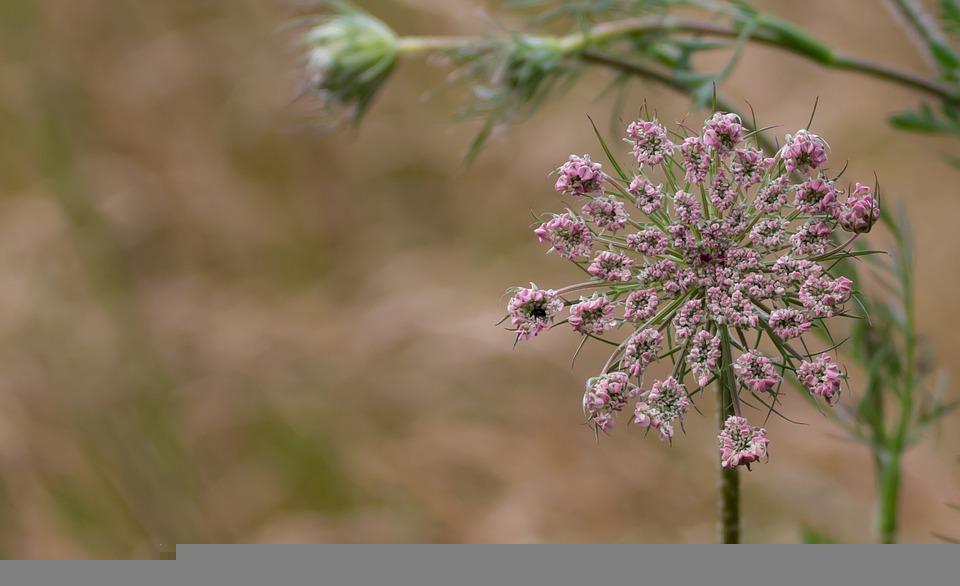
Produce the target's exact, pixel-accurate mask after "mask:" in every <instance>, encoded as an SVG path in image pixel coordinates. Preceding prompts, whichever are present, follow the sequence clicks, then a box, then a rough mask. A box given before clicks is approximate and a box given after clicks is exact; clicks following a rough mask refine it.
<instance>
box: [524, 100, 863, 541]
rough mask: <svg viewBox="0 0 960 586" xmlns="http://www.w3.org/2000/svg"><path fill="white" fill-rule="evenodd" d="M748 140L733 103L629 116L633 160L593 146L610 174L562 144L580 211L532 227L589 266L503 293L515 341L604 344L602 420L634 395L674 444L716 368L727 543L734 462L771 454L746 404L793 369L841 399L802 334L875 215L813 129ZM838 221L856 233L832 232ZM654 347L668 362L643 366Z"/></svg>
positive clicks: (760, 407)
mask: <svg viewBox="0 0 960 586" xmlns="http://www.w3.org/2000/svg"><path fill="white" fill-rule="evenodd" d="M598 136H599V135H598ZM749 139H750V136H748V133H747V131H746V130H745V129H744V127H743V125H742V124H741V121H740V119H739V118H738V117H737V116H736V115H734V114H729V113H722V112H717V113H715V114H713V115H712V116H711V117H710V118H709V119H707V120H706V122H705V125H704V127H703V129H702V131H701V132H700V133H699V134H695V135H690V133H689V131H685V130H682V129H681V130H680V131H679V132H678V133H675V134H671V133H669V132H668V131H667V129H666V128H665V127H664V126H663V125H662V124H660V123H659V122H658V121H657V120H638V121H634V122H632V123H630V125H629V126H628V128H627V137H626V142H627V143H628V144H629V145H630V149H631V154H632V158H633V160H634V161H635V164H633V165H631V166H630V167H629V168H627V167H624V166H621V165H620V164H619V163H618V162H617V161H616V160H615V159H614V158H612V152H611V150H610V149H609V148H608V147H607V145H606V144H602V146H603V150H604V151H605V152H606V153H607V155H608V156H610V157H611V159H610V163H611V166H612V170H613V173H608V172H607V171H605V170H604V168H603V166H602V164H601V163H599V162H597V161H595V160H593V159H591V157H590V156H589V155H583V156H577V155H571V156H570V158H569V159H568V160H567V161H566V162H564V163H563V164H562V165H561V166H560V167H559V168H558V169H557V174H558V178H557V180H556V184H555V188H556V190H557V191H558V192H559V193H561V194H562V195H563V196H566V197H568V198H570V199H571V200H572V202H574V205H573V206H572V207H573V208H577V207H579V213H577V212H575V211H573V209H567V210H566V211H564V212H563V213H559V214H553V215H551V216H549V217H546V218H544V221H543V222H542V224H541V225H540V226H538V227H537V228H536V229H535V230H534V233H535V235H536V236H537V238H538V239H539V240H540V242H541V243H543V244H545V245H546V246H548V247H549V250H548V252H554V253H556V254H557V255H558V256H560V257H561V258H564V259H566V260H569V261H570V262H572V263H573V264H575V265H577V266H578V267H579V268H580V269H581V270H583V271H584V272H586V273H587V274H588V275H589V276H590V280H589V281H588V282H587V283H586V284H583V283H580V284H578V285H577V286H573V287H566V288H561V289H543V288H540V287H538V286H537V285H534V284H531V286H530V287H519V288H515V289H513V290H512V292H513V297H512V298H511V299H510V301H509V303H508V307H507V311H508V314H509V318H510V320H511V322H510V323H511V331H512V332H514V335H515V339H516V340H517V341H520V340H527V339H530V338H533V337H535V336H537V335H538V334H540V333H541V332H543V331H544V330H546V329H548V328H550V327H553V326H558V325H560V324H561V323H565V324H566V325H568V326H569V327H571V328H572V329H573V330H574V332H576V333H577V334H578V335H579V336H580V337H581V344H582V343H583V342H585V341H587V340H589V339H597V340H601V341H605V342H607V343H609V344H610V345H611V346H612V347H613V348H614V350H613V352H612V354H611V356H610V358H609V359H608V360H607V363H606V364H605V365H604V367H603V368H602V370H601V371H600V372H598V373H597V375H596V376H595V377H592V378H590V379H588V380H587V382H586V389H585V393H584V396H583V399H582V406H583V412H584V417H585V418H586V421H587V422H588V423H589V424H590V425H591V426H592V427H593V428H594V429H595V430H596V431H597V432H598V433H599V432H609V431H610V430H612V429H613V428H614V426H615V424H616V421H617V419H618V417H623V416H622V415H621V414H622V412H623V411H626V410H627V409H628V408H629V407H630V405H631V403H632V410H631V413H632V415H630V416H627V417H626V418H627V419H628V421H629V422H630V423H632V424H633V425H634V426H636V427H638V428H640V429H643V430H645V431H646V432H649V431H651V430H655V431H656V432H657V436H658V437H659V438H660V439H661V440H663V441H666V442H668V443H672V441H673V440H674V439H675V437H676V436H677V431H678V430H682V429H683V425H684V419H685V417H686V416H687V414H688V411H689V409H690V407H691V405H692V402H693V400H694V398H695V396H696V395H697V394H699V393H700V392H701V391H702V390H703V389H705V388H706V387H708V386H709V385H710V383H711V382H716V388H717V408H718V410H719V426H718V436H717V441H718V453H717V461H718V463H719V465H720V468H721V487H720V493H721V515H720V517H721V538H722V540H723V541H725V542H736V541H738V540H739V536H740V532H739V506H740V503H739V478H738V469H739V468H740V467H746V468H747V469H750V467H751V464H754V463H756V462H759V461H761V460H766V459H767V458H768V454H769V443H770V440H769V439H768V434H767V431H766V429H764V428H763V427H761V426H758V425H753V424H752V423H751V422H750V421H749V419H748V418H747V416H746V413H745V411H746V409H745V408H744V407H747V408H751V409H752V410H753V411H754V412H755V415H752V416H751V417H752V418H754V419H756V418H763V419H764V420H765V419H766V417H768V416H769V415H770V414H771V413H776V414H778V415H779V410H778V404H779V403H780V398H779V397H780V394H781V385H782V383H783V380H784V378H785V375H786V374H787V373H788V371H789V373H790V374H791V375H793V376H795V377H796V378H797V379H798V380H800V382H801V383H802V384H803V386H804V387H805V389H806V391H807V392H809V393H810V394H811V396H812V397H814V398H817V399H820V400H822V401H823V402H825V403H827V404H828V405H832V404H833V403H834V402H835V401H836V399H837V397H838V396H839V393H840V387H841V382H842V380H843V378H844V374H843V372H842V371H841V369H840V368H839V366H837V365H836V364H835V363H834V362H833V360H832V358H831V356H830V355H829V354H828V353H827V352H828V351H821V352H816V351H813V352H812V351H810V350H809V348H810V347H811V346H812V345H813V343H812V342H811V344H810V345H808V343H807V341H806V340H805V339H804V336H805V335H807V334H808V333H809V332H810V331H811V330H812V329H815V328H816V329H824V328H826V325H825V322H826V321H827V320H830V319H832V318H834V317H839V316H845V315H847V314H846V313H845V312H844V305H845V303H846V302H847V301H848V300H849V299H850V297H851V294H852V292H853V282H852V281H851V280H850V279H847V278H845V277H843V276H837V275H834V274H832V272H831V270H832V267H833V264H834V263H835V262H836V261H837V260H839V259H842V258H846V257H850V256H852V255H855V254H857V253H855V252H850V250H849V246H850V244H851V243H852V241H853V238H855V237H856V236H857V235H858V234H861V233H864V232H867V231H869V229H870V228H871V226H872V225H873V223H874V222H875V221H876V220H877V219H878V217H879V208H878V206H877V203H876V200H875V198H874V196H873V193H872V190H871V189H870V188H869V187H867V186H865V185H861V184H859V183H858V184H856V186H855V187H854V188H853V189H851V190H850V194H849V195H848V196H846V197H844V191H843V189H842V188H841V187H840V186H838V185H837V182H836V178H831V177H830V176H829V174H827V173H826V169H827V168H826V165H827V162H828V150H829V147H828V145H827V143H826V142H825V141H824V140H823V139H822V138H820V137H819V136H817V135H815V134H813V133H811V132H809V131H807V130H800V131H798V132H796V133H794V134H793V135H787V136H786V139H785V143H784V147H783V148H782V149H781V150H780V151H779V152H777V153H775V154H770V153H765V152H763V150H762V149H761V148H759V144H757V145H751V144H749V142H750V141H749ZM601 140H602V139H601ZM842 230H844V231H848V232H850V233H851V234H852V236H851V237H850V238H841V239H840V240H839V241H842V242H844V244H842V245H840V246H837V245H836V244H835V242H836V241H837V240H836V233H837V232H838V231H842ZM588 286H589V295H588V294H587V289H588ZM564 310H566V312H567V317H566V319H563V320H562V321H561V314H562V313H563V312H564ZM663 360H669V363H670V375H669V376H666V377H662V378H659V379H657V380H647V379H648V378H652V377H648V376H647V374H648V372H649V370H650V367H651V365H653V364H655V363H657V362H660V361H663Z"/></svg>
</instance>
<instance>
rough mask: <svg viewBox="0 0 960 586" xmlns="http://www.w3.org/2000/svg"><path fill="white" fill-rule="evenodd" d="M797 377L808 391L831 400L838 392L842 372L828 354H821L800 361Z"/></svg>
mask: <svg viewBox="0 0 960 586" xmlns="http://www.w3.org/2000/svg"><path fill="white" fill-rule="evenodd" d="M797 378H798V379H800V382H801V383H803V386H804V387H806V388H807V390H808V391H810V392H811V393H813V394H814V395H818V396H820V397H823V398H824V399H826V400H827V401H828V402H832V401H833V399H834V397H837V396H838V395H839V394H840V381H841V380H842V379H843V374H842V373H841V372H840V367H839V366H837V364H836V363H835V362H834V361H833V359H832V358H830V356H828V355H826V354H821V355H820V356H818V357H816V358H815V359H814V360H813V361H807V360H804V361H803V362H801V363H800V368H799V369H797Z"/></svg>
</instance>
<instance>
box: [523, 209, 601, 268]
mask: <svg viewBox="0 0 960 586" xmlns="http://www.w3.org/2000/svg"><path fill="white" fill-rule="evenodd" d="M533 233H534V234H536V235H537V238H539V239H540V242H547V243H549V244H550V246H551V250H555V251H557V254H559V255H560V256H562V257H563V258H567V259H574V258H577V257H579V256H590V252H591V250H593V234H591V233H590V228H588V227H587V224H586V223H585V222H584V221H583V218H578V217H577V216H574V215H573V214H571V213H566V214H563V215H560V216H554V217H553V218H551V219H550V220H549V221H547V222H545V223H544V224H542V225H541V226H540V227H539V228H537V229H536V230H534V231H533Z"/></svg>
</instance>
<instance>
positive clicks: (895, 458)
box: [873, 229, 917, 543]
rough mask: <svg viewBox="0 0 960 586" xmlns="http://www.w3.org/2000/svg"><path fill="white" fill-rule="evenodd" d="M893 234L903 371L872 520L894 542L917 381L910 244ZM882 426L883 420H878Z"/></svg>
mask: <svg viewBox="0 0 960 586" xmlns="http://www.w3.org/2000/svg"><path fill="white" fill-rule="evenodd" d="M893 232H894V237H895V239H896V241H897V244H898V248H899V251H900V258H899V259H898V262H899V263H901V264H902V265H903V268H902V270H900V271H899V274H900V291H901V295H902V301H903V313H904V315H903V319H904V328H903V353H904V359H903V374H902V378H901V382H900V385H899V389H897V390H898V391H899V393H898V398H899V400H900V405H899V414H898V418H897V423H896V427H895V429H894V430H893V433H891V434H890V435H889V437H886V438H884V439H885V443H882V444H880V445H875V446H874V447H873V449H874V451H875V452H878V453H876V454H875V458H874V461H875V462H876V463H877V464H878V469H877V470H876V473H877V510H876V518H875V520H874V524H875V527H874V529H875V531H876V535H875V538H876V540H877V541H879V542H880V543H896V541H897V532H898V529H899V523H898V518H899V504H900V487H901V485H902V483H903V475H902V472H901V459H902V456H903V453H904V451H905V450H906V449H907V444H908V440H909V435H910V429H911V425H912V423H913V421H914V413H913V407H914V405H913V393H914V390H915V385H916V384H917V381H916V380H915V376H916V370H915V369H916V352H917V336H916V321H915V315H914V313H915V312H914V302H913V274H912V271H911V270H910V269H909V267H910V264H911V262H912V260H913V259H912V258H911V255H912V250H911V247H910V244H909V243H908V242H907V241H906V240H905V239H904V237H903V234H902V233H901V232H900V231H899V230H896V229H894V230H893ZM880 424H881V425H882V422H880Z"/></svg>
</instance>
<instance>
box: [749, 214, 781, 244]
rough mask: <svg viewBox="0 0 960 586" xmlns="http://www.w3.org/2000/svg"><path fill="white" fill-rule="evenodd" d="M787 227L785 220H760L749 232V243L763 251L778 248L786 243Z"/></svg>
mask: <svg viewBox="0 0 960 586" xmlns="http://www.w3.org/2000/svg"><path fill="white" fill-rule="evenodd" d="M788 225H789V222H787V220H786V218H770V219H769V220H760V221H759V222H757V225H756V226H754V227H753V229H752V230H750V241H751V242H753V243H754V244H756V245H757V246H759V247H760V248H762V249H765V250H774V249H776V248H780V247H781V246H783V243H784V242H786V241H787V226H788Z"/></svg>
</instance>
